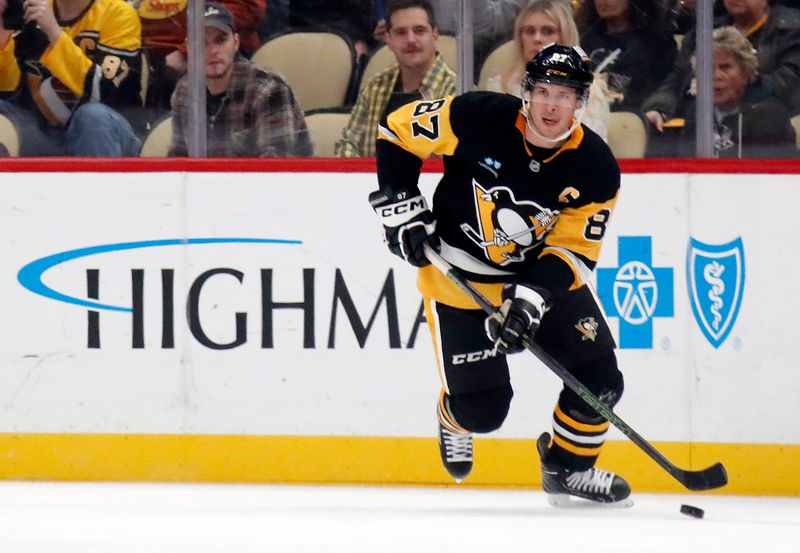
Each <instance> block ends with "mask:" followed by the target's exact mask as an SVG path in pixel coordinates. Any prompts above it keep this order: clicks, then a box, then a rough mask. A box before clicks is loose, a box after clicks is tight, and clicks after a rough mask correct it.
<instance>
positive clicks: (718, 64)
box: [712, 50, 747, 111]
mask: <svg viewBox="0 0 800 553" xmlns="http://www.w3.org/2000/svg"><path fill="white" fill-rule="evenodd" d="M713 75H714V77H713V78H714V80H713V83H712V86H713V92H714V105H715V106H716V107H718V108H719V109H721V110H723V111H729V110H732V109H734V108H736V107H737V106H738V105H739V104H740V103H741V101H742V98H743V97H744V91H745V89H746V88H747V77H746V76H745V74H744V71H742V66H741V65H739V62H738V61H737V60H736V56H734V55H733V54H732V53H730V52H723V51H719V50H718V51H715V52H714V74H713Z"/></svg>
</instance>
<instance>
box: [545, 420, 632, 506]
mask: <svg viewBox="0 0 800 553" xmlns="http://www.w3.org/2000/svg"><path fill="white" fill-rule="evenodd" d="M549 444H550V434H548V433H547V432H545V433H543V434H542V435H541V436H539V439H538V440H537V441H536V449H537V450H538V451H539V458H540V459H541V461H542V488H543V489H544V491H545V492H546V493H547V500H548V502H549V503H550V504H551V505H553V506H554V507H571V506H576V504H577V503H579V502H572V501H571V499H570V496H574V497H581V498H583V499H587V500H589V501H594V502H597V503H605V504H609V506H612V505H613V506H614V507H630V506H631V505H633V501H632V500H631V499H630V498H629V497H628V496H629V495H630V494H631V487H630V485H628V482H626V481H625V479H624V478H622V477H621V476H619V475H617V474H614V473H613V472H607V471H604V470H600V469H597V468H594V467H592V468H590V469H588V470H584V471H572V470H569V469H565V468H563V467H560V466H558V465H556V464H555V463H552V462H550V461H549V459H548V458H549V451H550V450H549Z"/></svg>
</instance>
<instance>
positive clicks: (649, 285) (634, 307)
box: [597, 236, 675, 349]
mask: <svg viewBox="0 0 800 553" xmlns="http://www.w3.org/2000/svg"><path fill="white" fill-rule="evenodd" d="M618 250H619V251H618V254H617V255H618V262H619V267H615V268H610V269H606V268H602V269H597V293H598V295H599V296H600V301H601V302H602V304H603V308H604V309H605V311H606V315H608V316H609V317H618V318H619V346H620V347H621V348H625V349H651V348H652V347H653V318H654V317H673V316H674V315H675V309H674V294H673V276H672V269H670V268H667V267H659V268H654V267H653V240H652V238H651V237H650V236H620V237H619V242H618Z"/></svg>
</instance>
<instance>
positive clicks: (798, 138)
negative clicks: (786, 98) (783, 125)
mask: <svg viewBox="0 0 800 553" xmlns="http://www.w3.org/2000/svg"><path fill="white" fill-rule="evenodd" d="M791 122H792V126H793V127H794V139H795V142H796V144H797V149H798V150H800V114H798V115H795V116H794V117H792V118H791Z"/></svg>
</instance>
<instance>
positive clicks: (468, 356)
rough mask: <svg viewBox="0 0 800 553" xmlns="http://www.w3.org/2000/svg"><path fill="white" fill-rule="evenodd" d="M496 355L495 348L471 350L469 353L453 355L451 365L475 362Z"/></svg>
mask: <svg viewBox="0 0 800 553" xmlns="http://www.w3.org/2000/svg"><path fill="white" fill-rule="evenodd" d="M496 355H497V351H496V350H495V349H485V350H483V351H473V352H471V353H459V354H457V355H454V356H453V365H463V364H464V363H475V362H476V361H483V360H485V359H490V358H492V357H495V356H496Z"/></svg>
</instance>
